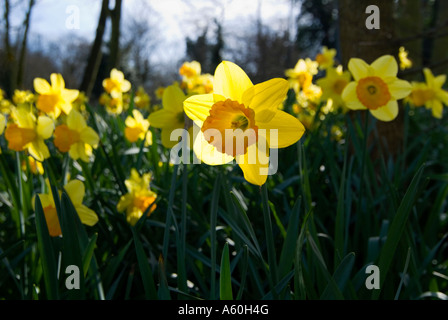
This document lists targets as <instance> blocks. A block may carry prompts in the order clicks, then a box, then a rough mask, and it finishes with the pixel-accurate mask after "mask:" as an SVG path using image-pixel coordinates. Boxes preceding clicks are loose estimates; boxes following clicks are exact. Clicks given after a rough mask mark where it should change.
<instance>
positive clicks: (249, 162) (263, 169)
mask: <svg viewBox="0 0 448 320" xmlns="http://www.w3.org/2000/svg"><path fill="white" fill-rule="evenodd" d="M259 142H260V143H255V144H252V145H250V146H249V147H248V148H247V152H246V153H245V154H244V155H241V156H237V157H236V162H237V163H238V165H239V166H240V168H241V170H243V174H244V179H246V181H248V182H250V183H252V184H255V185H257V186H261V185H263V184H264V183H265V182H266V179H267V178H268V168H269V150H266V147H265V146H263V143H262V142H261V141H260V140H259ZM259 146H260V148H259Z"/></svg>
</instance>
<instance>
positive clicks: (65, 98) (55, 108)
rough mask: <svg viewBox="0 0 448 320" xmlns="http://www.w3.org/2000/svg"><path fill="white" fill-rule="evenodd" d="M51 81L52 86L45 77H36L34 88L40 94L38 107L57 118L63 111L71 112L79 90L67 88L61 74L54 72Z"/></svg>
mask: <svg viewBox="0 0 448 320" xmlns="http://www.w3.org/2000/svg"><path fill="white" fill-rule="evenodd" d="M50 81H51V86H50V84H49V83H48V82H47V80H45V79H42V78H36V79H34V90H35V91H36V92H37V93H38V94H39V96H38V98H37V102H36V107H37V109H39V110H42V111H43V112H45V113H46V114H48V115H50V116H51V117H53V118H55V119H56V118H58V117H59V115H60V114H61V112H64V113H65V114H69V113H70V111H71V110H72V102H73V101H75V100H76V98H77V97H78V94H79V91H78V90H71V89H66V88H65V82H64V78H62V75H60V74H56V73H52V74H51V75H50Z"/></svg>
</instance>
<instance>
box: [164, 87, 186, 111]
mask: <svg viewBox="0 0 448 320" xmlns="http://www.w3.org/2000/svg"><path fill="white" fill-rule="evenodd" d="M185 98H186V96H185V94H184V93H183V91H182V90H181V89H180V88H179V86H176V85H171V86H168V87H167V88H166V89H165V91H163V97H162V105H163V109H165V110H169V111H171V112H175V113H178V112H182V110H183V103H184V100H185Z"/></svg>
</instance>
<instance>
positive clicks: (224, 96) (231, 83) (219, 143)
mask: <svg viewBox="0 0 448 320" xmlns="http://www.w3.org/2000/svg"><path fill="white" fill-rule="evenodd" d="M288 90H289V85H288V82H287V81H286V80H285V79H280V78H276V79H271V80H268V81H265V82H262V83H260V84H257V85H253V84H252V82H251V80H250V79H249V77H248V76H247V74H246V73H245V72H244V71H243V70H242V69H241V68H240V67H239V66H237V65H236V64H234V63H232V62H228V61H224V62H222V63H220V64H219V65H218V67H217V68H216V71H215V75H214V87H213V93H209V94H202V95H194V96H191V97H189V98H188V99H186V100H185V102H184V110H185V113H186V114H187V116H188V117H189V118H190V119H192V120H193V121H194V123H195V125H197V126H198V127H199V128H201V129H200V130H199V132H198V134H197V136H196V137H195V142H194V146H193V148H194V152H195V154H196V156H197V157H198V158H199V159H200V160H202V161H203V162H205V163H206V164H209V165H220V164H225V163H229V162H230V161H232V160H233V159H235V160H236V162H237V163H238V165H239V166H240V168H241V169H242V170H243V173H244V177H245V179H246V180H247V181H249V182H250V183H252V184H255V185H260V186H261V185H263V184H264V183H265V181H266V179H267V167H268V166H269V152H268V151H269V150H268V149H269V147H271V148H284V147H287V146H289V145H291V144H293V143H295V142H297V141H298V140H299V139H300V138H301V136H302V135H303V133H304V131H305V128H304V127H303V125H302V124H301V123H300V121H299V120H298V119H297V118H295V117H293V116H292V115H289V114H287V113H286V112H283V111H281V110H279V109H278V107H279V106H280V105H281V104H282V103H283V101H284V99H285V97H286V94H287V92H288ZM238 129H239V130H238ZM237 132H238V133H237ZM210 133H212V134H210ZM213 133H218V134H220V135H221V137H220V139H218V138H219V135H216V134H213ZM235 134H237V135H239V136H243V140H241V139H240V140H239V141H242V142H243V143H242V144H241V145H235V143H228V142H229V140H230V142H235V141H238V139H235V138H236V137H235ZM271 134H272V135H275V134H277V137H278V139H277V141H275V139H271V136H270V135H271ZM237 138H239V137H237ZM268 143H270V145H268ZM229 145H230V147H229Z"/></svg>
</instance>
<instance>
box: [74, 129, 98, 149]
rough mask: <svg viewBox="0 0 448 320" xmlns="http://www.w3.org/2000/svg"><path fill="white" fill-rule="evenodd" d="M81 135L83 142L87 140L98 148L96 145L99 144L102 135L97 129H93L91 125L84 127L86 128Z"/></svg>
mask: <svg viewBox="0 0 448 320" xmlns="http://www.w3.org/2000/svg"><path fill="white" fill-rule="evenodd" d="M79 136H80V138H81V140H82V141H83V142H85V143H87V144H89V145H91V146H92V147H95V148H96V146H98V143H99V142H100V137H99V136H98V134H97V133H96V132H95V130H93V129H92V128H90V127H86V128H84V130H82V131H81V133H80V134H79Z"/></svg>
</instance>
